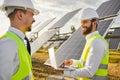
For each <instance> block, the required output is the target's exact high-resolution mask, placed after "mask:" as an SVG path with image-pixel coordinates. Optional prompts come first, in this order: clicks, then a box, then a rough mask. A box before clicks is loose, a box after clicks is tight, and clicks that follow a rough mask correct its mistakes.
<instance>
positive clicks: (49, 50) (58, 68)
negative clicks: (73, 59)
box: [48, 47, 76, 71]
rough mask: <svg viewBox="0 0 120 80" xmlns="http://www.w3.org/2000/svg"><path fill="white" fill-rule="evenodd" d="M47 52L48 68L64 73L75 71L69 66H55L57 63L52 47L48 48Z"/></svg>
mask: <svg viewBox="0 0 120 80" xmlns="http://www.w3.org/2000/svg"><path fill="white" fill-rule="evenodd" d="M48 52H49V59H50V66H51V67H53V68H55V69H57V70H65V71H68V70H74V69H76V68H74V67H71V66H65V67H60V65H57V61H56V58H55V52H54V47H51V48H49V49H48Z"/></svg>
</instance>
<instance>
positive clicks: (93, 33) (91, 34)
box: [86, 31, 99, 40]
mask: <svg viewBox="0 0 120 80" xmlns="http://www.w3.org/2000/svg"><path fill="white" fill-rule="evenodd" d="M95 34H99V32H98V31H94V32H92V33H90V34H88V35H87V36H86V40H88V39H89V38H90V37H91V36H93V35H95Z"/></svg>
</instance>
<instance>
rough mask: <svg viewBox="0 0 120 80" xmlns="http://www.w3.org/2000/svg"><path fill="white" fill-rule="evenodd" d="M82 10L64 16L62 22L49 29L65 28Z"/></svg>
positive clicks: (59, 21)
mask: <svg viewBox="0 0 120 80" xmlns="http://www.w3.org/2000/svg"><path fill="white" fill-rule="evenodd" d="M79 11H80V9H77V10H74V11H72V12H69V13H67V14H66V15H64V16H63V17H62V18H61V19H60V20H58V21H57V22H56V23H55V24H54V25H53V26H52V27H50V28H49V29H56V28H61V27H63V26H64V25H65V24H66V23H67V22H68V21H69V20H70V19H71V18H72V17H73V16H74V15H75V14H76V13H78V12H79Z"/></svg>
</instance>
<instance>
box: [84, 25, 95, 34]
mask: <svg viewBox="0 0 120 80" xmlns="http://www.w3.org/2000/svg"><path fill="white" fill-rule="evenodd" d="M92 27H93V25H92V23H91V24H90V26H89V27H87V26H86V30H85V31H84V30H82V34H83V35H87V34H89V33H91V31H92Z"/></svg>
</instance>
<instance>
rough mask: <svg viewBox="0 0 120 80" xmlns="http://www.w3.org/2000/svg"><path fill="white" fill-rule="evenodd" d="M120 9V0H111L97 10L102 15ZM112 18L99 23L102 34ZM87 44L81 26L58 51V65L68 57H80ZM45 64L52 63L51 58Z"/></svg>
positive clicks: (113, 12)
mask: <svg viewBox="0 0 120 80" xmlns="http://www.w3.org/2000/svg"><path fill="white" fill-rule="evenodd" d="M119 9H120V2H119V0H110V1H107V2H105V3H103V4H102V5H101V6H100V7H99V8H98V9H97V12H98V14H99V16H100V17H104V16H107V15H112V14H116V13H117V12H118V11H119ZM111 22H112V19H111V20H107V21H102V22H100V23H99V25H98V30H99V32H100V34H101V35H103V34H104V33H105V31H106V30H107V29H108V28H109V26H110V24H111ZM84 45H85V38H84V37H83V36H82V35H81V29H80V28H79V29H78V30H77V31H76V32H75V33H74V34H73V35H72V36H70V38H68V40H67V41H65V42H64V43H63V44H62V45H61V46H60V48H59V49H58V50H57V51H56V59H57V65H59V64H60V63H61V62H62V61H64V60H66V59H71V58H74V59H79V58H80V56H81V53H82V51H83V48H84ZM45 64H50V61H49V59H48V60H47V61H46V63H45Z"/></svg>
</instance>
